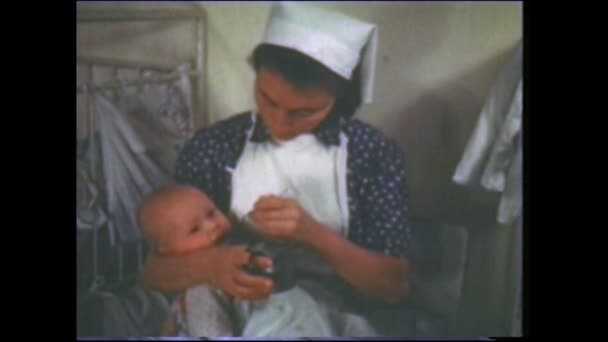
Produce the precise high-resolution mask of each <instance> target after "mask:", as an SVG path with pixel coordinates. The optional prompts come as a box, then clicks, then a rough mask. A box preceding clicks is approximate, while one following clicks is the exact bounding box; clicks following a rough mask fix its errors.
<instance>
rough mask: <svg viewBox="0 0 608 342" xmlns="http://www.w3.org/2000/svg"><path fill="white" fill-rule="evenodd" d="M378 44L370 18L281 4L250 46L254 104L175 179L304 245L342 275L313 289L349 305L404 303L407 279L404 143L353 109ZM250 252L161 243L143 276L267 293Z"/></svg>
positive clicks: (203, 137) (320, 269)
mask: <svg viewBox="0 0 608 342" xmlns="http://www.w3.org/2000/svg"><path fill="white" fill-rule="evenodd" d="M338 22H339V23H340V24H339V25H336V23H338ZM374 43H375V27H374V26H373V25H371V24H368V23H364V22H361V21H358V20H355V19H352V18H349V17H345V16H342V15H339V14H335V13H330V12H325V11H321V10H318V9H314V8H311V7H309V6H304V7H303V6H302V5H295V4H289V5H277V6H274V8H273V9H272V12H271V17H270V21H269V24H268V26H267V29H266V33H265V37H264V40H263V42H262V44H260V45H258V47H257V48H256V49H255V51H254V53H253V54H252V57H251V64H252V66H253V67H254V69H255V72H256V80H255V86H254V90H255V100H256V105H257V111H254V112H248V113H243V114H239V115H236V116H233V117H231V118H229V119H226V120H224V121H221V122H218V123H217V124H215V125H213V126H211V127H209V128H206V129H203V130H201V131H200V132H199V133H198V134H197V135H196V136H195V137H194V138H193V139H192V140H191V141H190V142H189V143H188V144H187V146H186V147H185V148H184V150H183V151H182V153H181V156H180V158H179V160H178V163H177V167H176V179H177V181H178V182H181V183H186V184H191V185H194V186H197V187H199V188H201V189H202V190H203V191H205V192H206V193H207V194H208V195H209V196H210V197H211V198H212V199H213V201H214V202H215V203H216V204H217V205H218V207H219V208H220V209H221V210H222V211H224V213H231V214H233V215H236V216H237V217H239V218H245V217H248V218H249V219H250V220H251V221H252V222H253V224H254V225H255V226H256V227H257V229H258V231H259V232H260V234H261V235H263V236H264V237H266V238H270V239H275V240H279V241H284V242H286V243H290V244H293V246H297V247H298V248H301V249H302V250H304V251H305V252H303V253H304V254H303V257H302V258H301V259H299V262H300V264H302V266H303V267H309V268H311V269H312V270H313V271H312V272H313V273H315V272H316V275H317V276H318V277H319V278H317V279H321V278H323V277H325V279H334V280H335V279H338V281H329V282H327V283H323V285H320V286H319V284H320V283H319V282H318V281H317V282H316V285H315V284H312V283H315V282H312V283H311V284H312V285H311V286H309V287H306V289H307V291H308V292H309V293H310V294H311V295H312V296H313V297H315V298H318V300H319V301H324V302H327V303H330V304H328V305H330V306H333V307H339V309H336V310H338V311H340V312H346V311H348V310H351V309H352V310H354V311H356V309H353V306H352V305H350V304H347V302H348V299H344V296H340V294H344V293H348V294H350V295H351V297H352V295H353V294H356V295H357V296H363V297H369V298H371V299H375V300H378V301H381V302H385V303H398V302H401V301H402V300H403V299H404V298H406V296H407V294H408V289H409V275H410V264H409V261H408V248H409V239H410V237H409V234H410V233H409V224H408V219H407V190H406V184H405V172H404V163H403V155H402V152H401V151H400V149H399V147H398V146H397V144H396V143H394V142H392V141H390V140H388V139H387V138H386V137H384V135H383V134H382V133H381V132H379V131H378V130H376V129H373V128H372V127H370V126H368V125H367V124H364V123H362V122H360V121H358V120H354V119H351V117H352V115H353V114H354V113H355V111H356V109H357V108H358V107H359V105H360V103H361V98H362V97H364V98H365V99H369V94H370V90H371V87H370V84H371V78H372V76H373V54H374V53H375V45H374ZM370 56H371V57H370ZM248 260H249V253H248V252H247V250H246V249H245V248H244V247H239V246H216V247H214V248H210V249H207V250H202V251H199V252H196V253H193V254H191V255H188V256H180V257H163V256H160V255H155V254H152V255H150V257H149V258H148V261H147V263H146V267H145V270H144V281H145V282H146V284H147V285H148V286H149V287H151V288H153V289H156V290H159V291H162V292H166V293H172V292H179V291H182V290H184V289H186V288H189V287H191V286H193V285H197V284H209V285H210V286H212V287H214V288H217V289H219V290H221V291H223V293H225V294H227V295H228V296H230V297H232V298H234V299H237V300H240V301H253V300H264V299H267V298H269V296H270V295H271V293H272V290H273V286H274V284H273V283H272V281H270V280H269V279H265V278H260V277H255V276H252V275H249V274H247V273H245V272H244V271H243V270H242V266H244V265H245V264H246V263H247V262H248ZM258 263H259V265H260V266H261V267H269V266H271V265H272V260H270V259H268V258H260V259H258ZM311 265H313V266H311ZM328 284H332V285H328ZM345 289H346V290H345ZM345 291H346V292H345ZM349 291H350V292H349ZM321 298H323V299H321ZM337 303H340V304H339V305H338V304H337ZM347 307H349V308H351V309H348V310H347V309H346V308H347ZM352 310H351V311H352ZM338 316H340V315H338ZM340 317H341V318H340V319H337V320H336V321H340V322H341V323H340V324H341V326H340V327H337V328H335V329H334V330H333V332H334V334H336V335H343V334H345V335H352V334H374V333H373V330H372V329H371V328H369V329H367V328H365V329H363V330H359V332H355V330H356V329H355V330H353V329H351V328H349V326H352V325H353V324H355V323H349V322H351V321H350V320H349V319H348V318H344V317H347V316H340ZM348 317H354V316H348ZM357 317H358V316H357ZM355 321H356V320H352V322H355ZM245 324H246V323H245Z"/></svg>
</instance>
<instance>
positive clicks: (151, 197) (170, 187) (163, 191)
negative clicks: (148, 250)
mask: <svg viewBox="0 0 608 342" xmlns="http://www.w3.org/2000/svg"><path fill="white" fill-rule="evenodd" d="M176 191H194V192H197V193H202V191H201V190H200V189H199V188H197V187H195V186H192V185H187V184H179V183H171V184H166V185H163V186H161V187H159V188H157V189H155V190H153V191H152V192H150V193H149V194H147V195H146V196H144V198H143V200H142V201H141V203H140V205H139V207H138V209H137V225H138V227H139V228H140V229H141V230H142V233H143V234H144V235H146V231H145V230H144V225H143V222H142V216H143V212H144V209H145V208H146V207H147V206H148V205H150V204H151V203H153V202H154V201H156V200H158V199H161V198H162V197H164V196H166V195H168V194H171V193H173V192H176Z"/></svg>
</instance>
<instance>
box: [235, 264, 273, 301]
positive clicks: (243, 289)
mask: <svg viewBox="0 0 608 342" xmlns="http://www.w3.org/2000/svg"><path fill="white" fill-rule="evenodd" d="M273 286H274V284H273V282H272V280H270V279H267V278H264V277H256V276H253V275H250V274H247V273H246V272H244V271H237V272H236V273H235V274H234V290H235V294H234V295H235V296H236V297H237V298H239V299H259V298H264V297H267V296H268V295H270V293H271V292H272V289H273Z"/></svg>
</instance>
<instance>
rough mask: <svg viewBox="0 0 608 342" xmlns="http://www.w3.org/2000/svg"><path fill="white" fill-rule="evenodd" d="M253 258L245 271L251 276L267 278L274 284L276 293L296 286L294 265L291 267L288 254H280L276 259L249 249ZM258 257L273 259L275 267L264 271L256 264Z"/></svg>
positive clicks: (277, 254)
mask: <svg viewBox="0 0 608 342" xmlns="http://www.w3.org/2000/svg"><path fill="white" fill-rule="evenodd" d="M248 251H249V253H251V256H250V258H249V263H248V264H247V265H245V271H246V272H247V273H249V274H251V275H254V276H258V277H266V278H269V279H272V281H273V282H274V291H273V292H274V293H278V292H283V291H287V290H289V289H291V288H292V287H293V286H294V285H295V274H294V270H293V265H290V263H289V258H288V257H287V256H286V253H281V252H278V253H276V254H275V255H274V257H271V256H269V255H268V254H266V253H264V252H262V251H259V250H254V249H251V248H250V249H248ZM258 257H269V258H271V259H272V264H273V267H272V268H271V269H262V268H261V267H258V266H257V265H256V264H255V262H254V261H255V259H256V258H258Z"/></svg>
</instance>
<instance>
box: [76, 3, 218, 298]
mask: <svg viewBox="0 0 608 342" xmlns="http://www.w3.org/2000/svg"><path fill="white" fill-rule="evenodd" d="M106 4H107V3H106ZM106 4H104V5H106ZM76 18H77V25H85V24H89V23H108V24H113V23H126V22H153V21H156V22H166V21H182V22H183V21H194V23H195V30H196V32H195V40H196V41H195V43H194V46H195V47H196V56H195V58H194V69H193V70H192V71H190V72H188V73H187V76H189V77H191V78H193V82H192V87H193V95H194V96H192V106H193V107H192V109H193V116H194V117H193V121H194V125H195V127H204V126H206V125H207V124H208V119H207V117H208V116H207V111H206V103H207V101H206V99H207V96H206V90H207V87H206V84H205V81H206V77H205V76H206V74H205V70H206V62H207V59H206V51H207V50H206V41H207V36H206V33H207V31H206V24H207V16H206V13H205V11H204V10H203V9H202V8H196V7H192V8H184V9H177V8H167V9H159V8H154V5H153V4H152V5H151V6H150V7H149V8H145V7H138V8H132V7H131V8H129V7H125V6H122V5H119V4H109V6H107V7H106V8H101V7H100V6H99V7H95V8H86V7H85V8H83V7H77V12H76ZM76 63H77V65H85V66H86V69H85V73H86V75H87V82H85V83H81V84H77V85H76V94H85V95H86V94H89V93H90V92H93V91H98V90H107V89H117V88H121V87H131V86H140V85H144V84H153V83H162V82H170V81H174V80H177V79H179V78H181V77H184V74H183V73H168V74H167V75H166V76H161V77H156V78H154V79H133V80H118V79H116V80H110V81H106V82H103V83H99V84H98V83H95V82H94V80H93V68H94V67H100V66H101V67H110V68H112V70H113V72H114V74H115V75H116V74H117V73H118V70H120V69H130V70H136V71H138V72H139V73H141V72H142V71H143V70H154V71H162V72H170V71H172V70H174V67H175V66H173V65H168V64H160V63H150V62H145V61H129V60H122V59H115V58H105V57H96V56H76ZM86 108H87V116H88V127H87V131H88V135H89V137H91V135H92V134H93V132H95V119H96V118H95V113H94V111H93V110H92V105H91V102H90V101H89V100H88V97H87V99H86ZM91 163H92V164H93V167H92V170H91V172H92V177H93V178H94V179H96V177H97V170H96V167H95V166H96V161H95V160H94V159H93V160H92V161H91ZM98 230H99V229H96V230H94V231H93V242H92V243H93V251H92V253H93V270H92V272H93V281H92V284H91V285H90V287H89V288H90V290H95V289H97V288H99V287H101V286H104V283H105V281H104V280H103V277H101V276H100V275H99V260H98V259H99V251H98V247H99V246H98V244H99V242H98V241H99V237H98V234H99V233H98V232H97V231H98ZM143 244H144V242H143V241H141V242H140V243H138V245H137V257H138V267H139V270H141V267H142V266H143V258H144V255H143V254H144V251H143V248H144V246H143ZM123 252H124V251H123V247H122V246H118V262H119V264H118V279H119V282H120V281H121V280H123Z"/></svg>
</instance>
